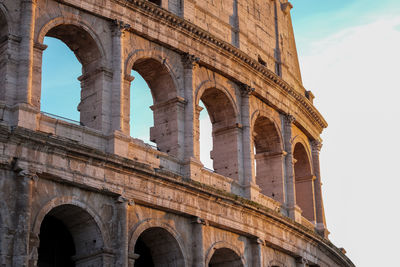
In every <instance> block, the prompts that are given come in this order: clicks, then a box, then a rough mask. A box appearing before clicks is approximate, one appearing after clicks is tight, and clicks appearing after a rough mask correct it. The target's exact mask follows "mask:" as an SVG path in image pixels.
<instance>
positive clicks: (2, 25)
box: [0, 9, 8, 101]
mask: <svg viewBox="0 0 400 267" xmlns="http://www.w3.org/2000/svg"><path fill="white" fill-rule="evenodd" d="M7 41H8V25H7V20H6V16H5V15H4V14H3V12H2V11H1V9H0V100H3V101H4V100H6V83H7V79H6V74H7V61H8V60H7V43H8V42H7Z"/></svg>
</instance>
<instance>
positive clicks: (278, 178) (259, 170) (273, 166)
mask: <svg viewBox="0 0 400 267" xmlns="http://www.w3.org/2000/svg"><path fill="white" fill-rule="evenodd" d="M253 143H254V150H255V153H254V154H255V155H254V158H255V171H256V183H257V185H258V186H260V189H261V193H263V194H264V195H266V196H269V197H271V198H273V199H275V200H277V201H280V202H282V203H283V201H284V180H283V153H282V142H281V138H280V135H279V131H278V129H277V127H276V126H275V124H274V122H273V121H271V120H270V119H268V118H267V117H263V116H259V117H258V118H257V119H256V121H255V123H254V127H253Z"/></svg>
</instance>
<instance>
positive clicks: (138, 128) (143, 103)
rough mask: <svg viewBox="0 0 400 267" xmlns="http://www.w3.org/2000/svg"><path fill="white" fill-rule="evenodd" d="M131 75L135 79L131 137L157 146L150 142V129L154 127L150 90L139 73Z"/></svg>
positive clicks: (132, 98) (134, 72)
mask: <svg viewBox="0 0 400 267" xmlns="http://www.w3.org/2000/svg"><path fill="white" fill-rule="evenodd" d="M131 75H132V76H133V77H134V78H135V79H134V80H133V82H132V83H131V90H130V103H131V105H130V110H131V111H130V114H131V115H130V135H131V136H132V137H135V138H138V139H141V140H143V141H144V142H146V143H149V144H150V145H156V144H155V143H153V142H151V141H150V128H151V127H152V126H153V125H154V120H153V112H152V110H151V109H150V106H151V105H152V104H153V98H152V96H151V91H150V88H149V86H148V84H147V83H146V81H145V80H144V79H143V77H142V76H141V75H140V74H139V73H138V72H136V71H134V70H132V72H131Z"/></svg>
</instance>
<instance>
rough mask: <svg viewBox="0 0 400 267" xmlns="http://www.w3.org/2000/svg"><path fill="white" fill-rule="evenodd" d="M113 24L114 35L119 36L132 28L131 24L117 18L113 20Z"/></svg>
mask: <svg viewBox="0 0 400 267" xmlns="http://www.w3.org/2000/svg"><path fill="white" fill-rule="evenodd" d="M111 24H112V26H113V27H112V32H113V34H114V36H118V37H120V36H122V35H123V34H124V33H125V31H127V30H129V29H130V28H131V25H129V24H127V23H125V22H123V21H121V20H117V19H115V20H113V21H112V22H111Z"/></svg>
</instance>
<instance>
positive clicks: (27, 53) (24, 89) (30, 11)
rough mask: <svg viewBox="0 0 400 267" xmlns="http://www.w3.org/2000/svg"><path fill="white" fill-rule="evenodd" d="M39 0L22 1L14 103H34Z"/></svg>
mask: <svg viewBox="0 0 400 267" xmlns="http://www.w3.org/2000/svg"><path fill="white" fill-rule="evenodd" d="M36 2H37V0H22V1H21V17H20V24H19V25H20V33H21V43H20V46H19V66H18V84H17V95H16V99H15V102H14V103H27V104H32V103H31V102H32V99H31V96H32V65H33V34H34V28H35V11H36Z"/></svg>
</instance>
